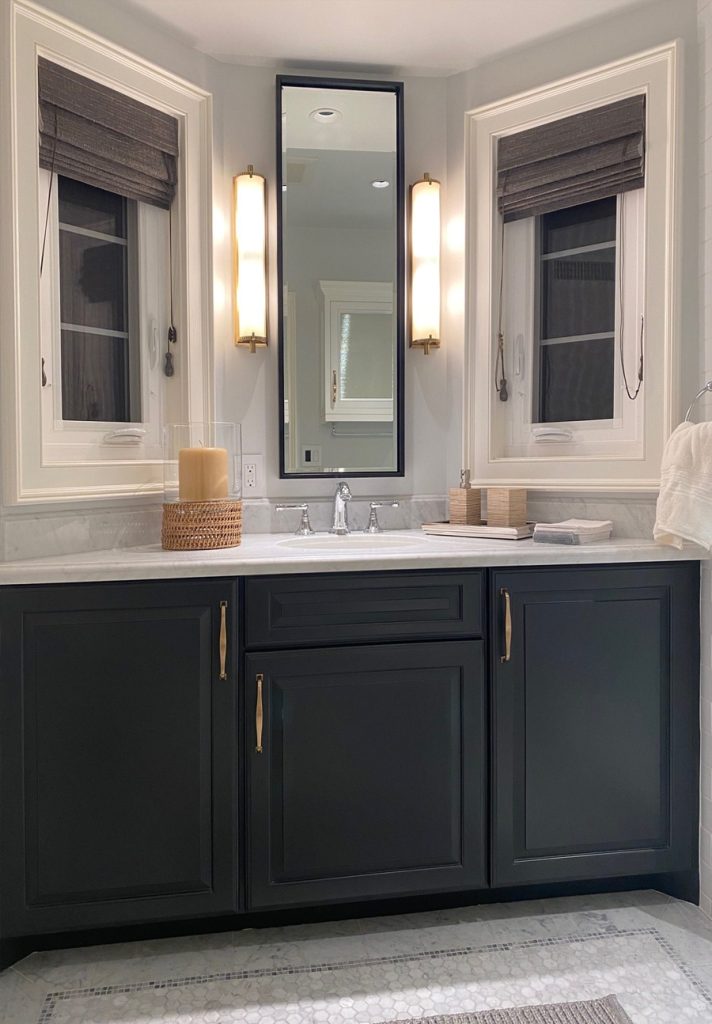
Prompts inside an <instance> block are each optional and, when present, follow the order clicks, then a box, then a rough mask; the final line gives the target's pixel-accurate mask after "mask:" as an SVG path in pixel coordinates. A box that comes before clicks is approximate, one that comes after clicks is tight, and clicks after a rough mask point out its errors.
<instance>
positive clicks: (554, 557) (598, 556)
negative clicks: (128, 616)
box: [0, 530, 708, 585]
mask: <svg viewBox="0 0 712 1024" xmlns="http://www.w3.org/2000/svg"><path fill="white" fill-rule="evenodd" d="M376 544H377V545H378V547H376V546H375V545H376ZM707 557H708V555H707V553H706V552H705V551H703V550H702V549H700V548H697V547H694V546H692V545H691V546H689V547H685V548H684V549H683V550H682V551H677V550H675V549H674V548H669V547H659V546H658V545H656V544H654V543H653V541H652V540H631V539H626V538H621V539H619V540H616V539H612V540H610V541H606V542H599V543H596V544H588V545H582V546H570V545H553V544H535V543H534V542H533V541H532V540H521V541H503V540H500V541H496V540H489V539H487V540H480V539H471V538H467V539H463V538H450V537H429V536H426V535H425V534H424V533H423V532H422V531H421V530H402V531H392V532H387V533H383V534H381V535H379V536H378V537H377V538H376V539H375V541H374V542H373V543H372V542H371V538H370V537H368V535H365V534H352V535H351V536H350V537H346V538H332V537H329V536H328V535H317V536H316V537H314V538H308V539H307V540H306V542H305V541H304V539H303V538H298V537H294V536H292V535H291V534H252V535H248V536H246V537H244V538H243V541H242V544H241V545H240V546H239V547H237V548H228V549H225V550H221V551H163V550H162V549H161V548H160V547H159V546H158V545H151V546H146V547H135V548H117V549H114V550H110V551H91V552H86V553H83V554H76V555H58V556H56V557H53V558H37V559H27V560H24V561H16V562H3V563H0V585H11V584H14V585H17V584H31V583H91V582H100V581H110V580H153V579H171V578H176V579H180V578H186V577H208V576H257V575H265V574H277V573H308V572H345V571H366V570H374V569H462V568H471V567H478V566H526V565H590V564H614V563H621V562H670V561H684V560H695V561H697V560H699V559H705V558H707Z"/></svg>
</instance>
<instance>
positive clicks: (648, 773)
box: [491, 563, 699, 886]
mask: <svg viewBox="0 0 712 1024" xmlns="http://www.w3.org/2000/svg"><path fill="white" fill-rule="evenodd" d="M698 579H699V570H698V566H697V565H696V564H681V563H677V564H672V565H642V566H638V565H636V566H629V567H623V568H617V567H614V566H611V567H607V568H597V567H591V568H582V567H581V568H575V569H559V568H555V569H528V570H512V571H499V570H498V571H495V572H493V573H492V577H491V606H492V609H493V612H494V614H493V617H492V618H493V630H494V636H493V644H492V657H491V679H492V752H493V759H492V805H491V828H492V831H491V843H492V860H491V864H492V884H493V885H495V886H512V885H521V884H527V883H536V882H552V881H565V880H576V879H587V878H597V879H600V878H606V877H610V876H624V875H640V874H651V873H656V872H663V873H664V872H675V871H690V870H693V869H694V868H695V865H696V858H697V842H698V810H697V799H698V797H697V792H698V787H697V771H698V757H699V736H698V733H699V726H698V723H699V710H698V676H699V611H698V609H699V603H698V586H699V584H698Z"/></svg>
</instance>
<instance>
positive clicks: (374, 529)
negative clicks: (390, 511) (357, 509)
mask: <svg viewBox="0 0 712 1024" xmlns="http://www.w3.org/2000/svg"><path fill="white" fill-rule="evenodd" d="M399 504H400V503H399V502H397V501H372V502H371V507H370V511H369V513H368V526H367V527H366V533H382V532H383V531H382V529H381V524H380V523H379V522H378V516H377V514H376V509H377V508H398V505H399Z"/></svg>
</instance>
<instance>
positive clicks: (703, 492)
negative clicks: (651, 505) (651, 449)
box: [653, 423, 712, 551]
mask: <svg viewBox="0 0 712 1024" xmlns="http://www.w3.org/2000/svg"><path fill="white" fill-rule="evenodd" d="M653 537H654V538H655V540H656V541H657V542H658V544H669V545H671V546H672V547H674V548H681V547H682V544H683V541H686V540H689V541H692V542H693V543H694V544H699V545H700V547H703V548H706V549H707V550H708V551H710V550H712V423H681V424H680V426H679V427H677V428H676V429H675V430H674V431H673V432H672V434H671V435H670V439H669V440H668V443H667V444H666V445H665V451H664V452H663V461H662V466H661V467H660V494H659V495H658V506H657V510H656V514H655V529H654V530H653Z"/></svg>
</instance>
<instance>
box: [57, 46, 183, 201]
mask: <svg viewBox="0 0 712 1024" xmlns="http://www.w3.org/2000/svg"><path fill="white" fill-rule="evenodd" d="M39 121H40V167H46V168H47V169H49V170H53V171H55V172H56V173H57V174H62V175H65V176H66V177H68V178H75V179H76V180H77V181H83V182H84V183H85V184H87V185H95V186H96V187H98V188H103V189H107V190H108V191H109V192H116V193H118V194H119V195H122V196H126V197H127V198H128V199H138V200H140V201H141V202H144V203H151V204H152V205H153V206H160V207H162V208H163V209H168V207H169V206H170V205H171V201H172V199H173V196H174V194H175V189H176V173H177V157H178V122H177V120H176V119H175V117H172V116H171V115H170V114H166V113H164V112H163V111H161V110H155V109H154V108H153V107H150V106H147V105H146V104H145V103H139V101H138V100H134V99H132V98H131V97H130V96H125V95H124V94H123V93H120V92H116V90H115V89H109V88H108V87H107V86H105V85H100V84H99V83H98V82H93V81H91V79H89V78H85V77H84V76H83V75H78V74H77V73H76V72H74V71H70V70H68V69H67V68H64V67H61V66H60V65H59V64H54V63H52V62H51V61H49V60H46V59H45V58H43V57H40V58H39Z"/></svg>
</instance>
